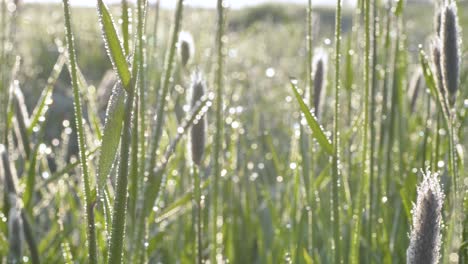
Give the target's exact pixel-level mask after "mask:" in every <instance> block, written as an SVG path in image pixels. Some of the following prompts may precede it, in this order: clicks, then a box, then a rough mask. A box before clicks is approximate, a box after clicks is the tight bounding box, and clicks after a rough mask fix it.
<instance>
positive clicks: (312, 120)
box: [291, 81, 333, 155]
mask: <svg viewBox="0 0 468 264" xmlns="http://www.w3.org/2000/svg"><path fill="white" fill-rule="evenodd" d="M291 88H292V90H293V92H294V95H295V96H296V99H297V102H298V103H299V107H300V109H301V111H302V113H303V114H304V116H305V118H306V120H307V124H308V125H309V127H310V129H311V130H312V136H313V137H314V138H315V139H316V140H317V142H318V143H319V144H320V146H321V147H322V148H323V149H325V151H326V152H327V153H328V154H329V155H333V146H332V144H331V143H330V140H328V138H327V136H326V135H325V132H324V131H323V128H322V126H320V124H319V123H318V121H317V118H316V117H315V116H314V115H312V114H311V113H310V111H309V108H308V107H307V105H306V104H305V102H304V100H303V99H302V97H301V94H300V93H299V91H298V90H297V87H296V84H294V82H293V81H291Z"/></svg>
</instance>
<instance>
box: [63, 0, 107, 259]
mask: <svg viewBox="0 0 468 264" xmlns="http://www.w3.org/2000/svg"><path fill="white" fill-rule="evenodd" d="M63 9H64V14H65V29H66V38H67V46H68V59H69V61H70V69H69V70H70V75H71V81H72V86H73V98H74V107H75V123H76V128H77V135H78V148H79V158H80V164H81V173H82V176H83V182H84V184H83V185H84V193H85V196H84V197H85V201H84V204H85V207H86V208H85V211H86V213H85V219H86V221H85V222H86V233H87V240H88V241H87V243H88V257H89V263H91V264H95V263H97V262H98V259H97V243H96V227H95V224H94V213H93V210H94V202H95V201H93V200H91V199H92V197H91V184H90V179H89V170H88V163H87V159H86V145H85V135H84V129H83V127H84V124H83V122H84V121H83V115H82V110H81V98H80V91H79V88H78V78H77V73H76V72H77V71H76V57H75V44H74V40H73V33H72V29H71V14H70V4H69V0H63Z"/></svg>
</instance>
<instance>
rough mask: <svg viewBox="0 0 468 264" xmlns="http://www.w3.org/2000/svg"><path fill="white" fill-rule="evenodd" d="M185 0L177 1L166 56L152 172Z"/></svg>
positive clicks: (157, 116) (157, 114)
mask: <svg viewBox="0 0 468 264" xmlns="http://www.w3.org/2000/svg"><path fill="white" fill-rule="evenodd" d="M183 3H184V0H179V1H178V2H177V7H176V12H175V21H174V28H173V31H172V37H171V42H170V46H169V53H168V54H167V57H166V64H165V74H164V81H163V83H162V86H161V88H162V90H161V91H160V94H159V98H158V99H159V100H158V101H159V102H158V109H157V112H156V124H155V133H154V137H153V142H152V145H151V151H150V160H149V168H148V169H149V171H150V172H152V170H153V169H154V167H155V164H156V151H157V149H158V147H159V141H160V139H161V135H162V127H163V124H164V117H165V113H164V108H165V106H166V101H167V98H166V97H167V96H168V91H169V86H170V82H171V77H172V70H173V66H174V55H175V51H176V43H177V37H178V35H179V30H180V24H181V21H182V13H183V12H182V11H183V6H184V4H183Z"/></svg>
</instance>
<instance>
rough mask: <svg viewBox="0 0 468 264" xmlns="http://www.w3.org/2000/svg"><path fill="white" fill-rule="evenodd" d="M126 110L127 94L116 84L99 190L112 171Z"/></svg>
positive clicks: (103, 144) (102, 152)
mask: <svg viewBox="0 0 468 264" xmlns="http://www.w3.org/2000/svg"><path fill="white" fill-rule="evenodd" d="M124 110H125V92H124V90H123V89H122V86H121V85H120V83H117V84H115V86H114V88H113V89H112V95H111V97H110V99H109V103H108V106H107V111H106V122H105V124H104V134H103V135H104V136H103V139H102V143H101V154H100V156H99V166H98V175H99V176H98V189H99V190H103V188H104V185H105V183H106V179H107V177H108V176H109V173H110V171H111V169H112V164H113V163H114V160H115V156H116V153H117V148H118V147H119V142H120V135H121V134H122V121H123V119H124V112H125V111H124Z"/></svg>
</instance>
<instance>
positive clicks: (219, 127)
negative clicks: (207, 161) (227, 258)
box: [210, 0, 224, 263]
mask: <svg viewBox="0 0 468 264" xmlns="http://www.w3.org/2000/svg"><path fill="white" fill-rule="evenodd" d="M216 12H217V16H218V17H217V19H218V20H217V32H216V43H215V44H216V59H217V61H216V73H215V86H216V109H215V115H216V117H215V118H216V121H215V122H216V132H215V133H216V134H215V139H214V153H213V159H214V176H213V177H214V181H213V193H212V194H213V205H212V207H213V208H212V209H213V212H212V215H211V217H212V220H211V221H212V223H211V224H212V226H211V228H212V230H211V242H212V243H213V244H212V248H211V252H210V253H211V254H210V259H211V262H213V263H216V254H217V252H216V251H217V250H218V243H217V234H218V224H217V223H218V205H219V203H220V200H219V195H218V193H219V178H220V177H221V167H222V156H223V155H222V151H223V145H222V140H223V139H222V138H223V124H224V119H223V91H224V89H223V58H224V56H223V46H224V45H223V35H224V6H223V0H218V2H217V6H216Z"/></svg>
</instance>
